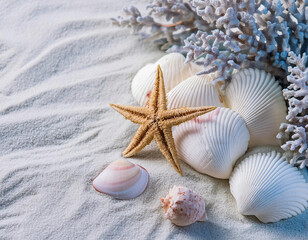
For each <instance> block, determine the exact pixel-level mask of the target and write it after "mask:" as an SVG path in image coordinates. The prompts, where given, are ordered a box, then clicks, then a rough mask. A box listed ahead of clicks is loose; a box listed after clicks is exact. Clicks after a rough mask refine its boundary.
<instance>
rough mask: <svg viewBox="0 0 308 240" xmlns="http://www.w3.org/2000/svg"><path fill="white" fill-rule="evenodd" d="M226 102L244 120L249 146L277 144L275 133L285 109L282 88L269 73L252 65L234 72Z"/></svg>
mask: <svg viewBox="0 0 308 240" xmlns="http://www.w3.org/2000/svg"><path fill="white" fill-rule="evenodd" d="M225 102H226V106H228V107H229V108H231V109H232V110H234V111H236V112H237V113H239V114H240V115H241V116H242V118H243V119H244V120H245V122H246V124H247V127H248V130H249V133H250V142H249V146H258V145H279V142H278V140H277V139H276V135H277V133H278V132H279V127H280V124H281V123H282V122H285V118H286V110H287V108H286V104H285V101H284V98H283V96H282V91H281V87H280V86H279V84H278V82H277V81H275V78H274V77H273V76H272V75H271V74H269V73H266V72H265V71H263V70H259V69H252V68H250V69H244V70H241V71H239V72H238V73H236V74H233V75H232V81H231V83H230V84H229V85H228V86H227V88H226V92H225Z"/></svg>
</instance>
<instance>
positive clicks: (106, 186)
mask: <svg viewBox="0 0 308 240" xmlns="http://www.w3.org/2000/svg"><path fill="white" fill-rule="evenodd" d="M148 181H149V174H148V172H147V171H146V170H145V169H144V168H143V167H141V166H138V165H136V164H133V163H132V162H130V161H128V160H126V159H123V158H122V159H119V160H117V161H114V162H112V163H111V164H110V165H108V167H107V168H105V169H104V170H103V171H102V172H101V173H100V174H99V175H98V177H97V178H95V179H94V181H93V187H94V188H95V190H97V191H99V192H102V193H106V194H108V195H111V196H113V197H114V198H117V199H131V198H135V197H137V196H139V195H140V194H141V193H143V191H144V190H145V188H146V186H147V184H148Z"/></svg>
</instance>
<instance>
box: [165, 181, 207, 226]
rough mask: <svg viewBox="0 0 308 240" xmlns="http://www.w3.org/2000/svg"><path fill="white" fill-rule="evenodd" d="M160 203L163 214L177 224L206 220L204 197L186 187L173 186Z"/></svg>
mask: <svg viewBox="0 0 308 240" xmlns="http://www.w3.org/2000/svg"><path fill="white" fill-rule="evenodd" d="M161 203H162V207H163V209H164V212H165V216H166V217H167V218H168V219H169V220H170V221H171V222H173V223H174V224H176V225H178V226H187V225H190V224H192V223H194V222H196V221H205V220H206V213H205V201H204V199H203V198H202V197H201V196H200V195H199V194H197V193H195V192H194V191H192V190H190V189H188V188H187V187H182V186H173V188H171V189H170V190H169V193H168V195H167V196H166V197H165V198H161Z"/></svg>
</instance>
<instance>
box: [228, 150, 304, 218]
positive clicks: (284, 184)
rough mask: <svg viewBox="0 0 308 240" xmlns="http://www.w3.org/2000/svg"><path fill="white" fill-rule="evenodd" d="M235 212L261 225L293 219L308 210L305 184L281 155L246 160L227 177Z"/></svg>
mask: <svg viewBox="0 0 308 240" xmlns="http://www.w3.org/2000/svg"><path fill="white" fill-rule="evenodd" d="M230 189H231V193H232V195H233V196H234V198H235V200H236V203H237V208H238V211H239V212H240V213H241V214H243V215H255V216H256V217H257V218H258V219H259V220H260V221H262V222H264V223H269V222H277V221H279V220H282V219H286V218H289V217H292V216H296V215H298V214H300V213H301V212H302V211H304V210H305V208H307V206H308V183H306V181H305V179H304V177H303V175H302V174H301V173H300V172H299V171H298V169H297V168H295V167H292V166H291V165H290V164H288V163H287V162H286V161H284V159H283V158H282V157H281V154H280V153H277V152H276V151H272V152H270V153H257V154H253V155H251V156H249V157H247V158H245V159H244V160H243V161H242V162H241V163H240V164H239V165H238V166H237V167H236V168H235V170H234V171H233V173H232V175H231V177H230Z"/></svg>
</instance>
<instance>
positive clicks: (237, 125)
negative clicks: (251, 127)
mask: <svg viewBox="0 0 308 240" xmlns="http://www.w3.org/2000/svg"><path fill="white" fill-rule="evenodd" d="M173 137H174V141H175V145H176V149H177V151H178V156H179V159H181V160H183V161H185V162H186V163H187V164H189V165H190V166H192V167H193V168H194V169H195V170H196V171H198V172H200V173H204V174H208V175H210V176H213V177H216V178H222V179H227V178H229V176H230V174H231V171H232V168H233V166H234V164H235V162H236V160H237V159H238V158H239V157H241V156H242V155H244V153H245V152H246V150H247V147H248V141H249V132H248V129H247V127H246V125H245V122H244V120H243V119H242V118H241V117H240V115H239V114H237V113H236V112H234V111H232V110H231V109H228V108H217V109H215V110H214V111H212V112H210V113H207V114H204V115H202V116H200V117H198V118H196V119H194V120H192V121H189V122H185V123H182V124H181V125H179V126H177V127H176V128H174V129H173Z"/></svg>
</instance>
